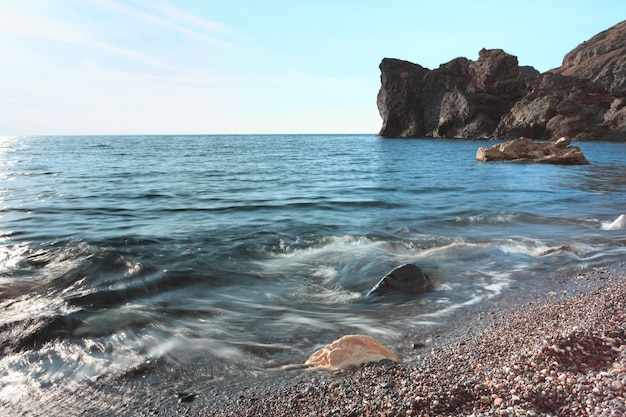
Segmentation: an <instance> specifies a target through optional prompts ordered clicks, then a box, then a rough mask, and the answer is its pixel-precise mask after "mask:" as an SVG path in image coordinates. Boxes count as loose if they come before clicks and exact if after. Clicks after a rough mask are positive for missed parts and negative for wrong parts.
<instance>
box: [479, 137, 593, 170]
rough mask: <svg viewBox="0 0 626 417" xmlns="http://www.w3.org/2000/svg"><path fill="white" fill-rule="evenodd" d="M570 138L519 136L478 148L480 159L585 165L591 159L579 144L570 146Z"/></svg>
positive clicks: (485, 160) (484, 160)
mask: <svg viewBox="0 0 626 417" xmlns="http://www.w3.org/2000/svg"><path fill="white" fill-rule="evenodd" d="M570 142H571V141H570V139H569V138H566V137H563V138H560V139H559V140H557V141H549V142H535V141H533V140H532V139H530V138H519V139H515V140H512V141H509V142H504V143H501V144H499V145H494V146H492V147H490V148H478V152H476V159H477V160H478V161H483V162H487V161H526V162H540V163H546V164H559V165H583V164H588V163H589V161H587V159H586V158H585V155H583V153H582V151H581V150H580V148H579V147H578V146H569V144H570Z"/></svg>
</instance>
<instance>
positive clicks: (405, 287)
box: [367, 264, 433, 296]
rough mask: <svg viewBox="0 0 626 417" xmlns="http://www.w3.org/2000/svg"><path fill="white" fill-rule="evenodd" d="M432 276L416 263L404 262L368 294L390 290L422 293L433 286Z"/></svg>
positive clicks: (385, 292)
mask: <svg viewBox="0 0 626 417" xmlns="http://www.w3.org/2000/svg"><path fill="white" fill-rule="evenodd" d="M432 286H433V285H432V282H431V280H430V277H429V276H428V275H426V274H425V273H424V271H422V270H421V269H420V268H419V267H418V266H416V265H414V264H404V265H402V266H399V267H397V268H396V269H394V270H393V271H391V272H390V273H388V274H387V275H385V276H384V277H383V278H382V279H381V280H380V281H379V282H378V284H376V285H375V286H374V288H372V289H371V290H370V291H369V292H368V293H367V295H368V296H370V295H383V294H387V293H390V292H401V293H408V294H421V293H423V292H425V291H428V290H430V289H431V288H432Z"/></svg>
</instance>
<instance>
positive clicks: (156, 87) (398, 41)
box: [0, 0, 626, 135]
mask: <svg viewBox="0 0 626 417" xmlns="http://www.w3.org/2000/svg"><path fill="white" fill-rule="evenodd" d="M625 18H626V4H625V3H623V2H622V1H615V0H595V1H593V2H590V1H579V0H569V1H560V0H559V1H547V0H543V1H535V0H526V1H523V2H521V1H516V2H509V1H504V0H496V1H480V0H475V1H472V2H469V1H452V0H437V1H435V0H432V1H429V2H425V1H393V0H386V1H352V0H348V1H340V0H333V1H330V0H315V1H306V2H305V1H297V0H290V1H287V0H264V1H244V0H228V1H224V0H219V1H213V0H204V1H203V0H169V1H164V0H124V1H123V0H41V1H39V0H0V54H1V55H0V56H1V58H0V134H4V135H35V134H205V133H206V134H212V133H376V132H377V131H378V130H379V128H380V125H381V119H380V116H379V115H378V110H377V108H376V94H377V92H378V89H379V87H380V78H379V77H380V72H379V69H378V65H379V63H380V61H381V59H382V58H384V57H394V58H400V59H406V60H408V61H412V62H416V63H419V64H421V65H423V66H425V67H428V68H436V67H438V66H439V65H440V64H441V63H444V62H447V61H449V60H451V59H453V58H456V57H459V56H465V57H467V58H470V59H477V57H478V51H479V50H480V49H481V48H502V49H504V50H505V51H507V52H509V53H511V54H513V55H516V56H517V57H518V59H519V61H520V64H522V65H533V66H534V67H535V68H537V69H538V70H540V71H546V70H548V69H550V68H554V67H557V66H559V65H560V64H561V60H562V58H563V56H564V55H565V54H566V53H567V52H569V51H570V50H571V49H573V48H574V47H576V46H577V45H578V44H580V43H582V42H583V41H585V40H587V39H589V38H590V37H591V36H593V35H595V34H596V33H598V32H600V31H602V30H605V29H608V28H609V27H611V26H613V25H614V24H616V23H618V22H619V21H621V20H623V19H625Z"/></svg>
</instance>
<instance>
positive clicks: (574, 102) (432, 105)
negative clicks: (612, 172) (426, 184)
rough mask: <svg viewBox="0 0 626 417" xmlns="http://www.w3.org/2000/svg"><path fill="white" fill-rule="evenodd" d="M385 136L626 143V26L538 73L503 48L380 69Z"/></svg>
mask: <svg viewBox="0 0 626 417" xmlns="http://www.w3.org/2000/svg"><path fill="white" fill-rule="evenodd" d="M380 70H381V88H380V91H379V93H378V99H377V104H378V109H379V112H380V115H381V117H382V119H383V125H382V128H381V130H380V133H379V134H380V135H381V136H384V137H441V138H469V139H514V138H518V137H520V136H525V137H531V138H534V139H553V138H558V137H562V136H568V137H570V138H572V139H573V140H614V141H626V21H624V22H622V23H619V24H617V25H615V26H614V27H612V28H610V29H608V30H606V31H604V32H602V33H600V34H598V35H596V36H594V37H593V38H591V39H590V40H589V41H587V42H585V43H583V44H582V45H580V46H579V47H578V48H576V49H574V50H573V51H572V52H570V53H569V54H567V55H566V56H565V59H564V60H563V65H562V66H561V67H560V68H557V69H554V70H551V71H548V72H546V73H543V74H540V73H539V72H538V71H536V70H535V69H534V68H532V67H524V66H519V65H518V61H517V58H516V57H515V56H513V55H510V54H508V53H506V52H504V51H503V50H501V49H493V50H486V49H483V50H481V51H480V52H479V57H478V60H476V61H471V60H469V59H466V58H456V59H454V60H452V61H450V62H448V63H445V64H442V65H440V66H439V68H437V69H434V70H430V69H427V68H424V67H422V66H420V65H417V64H413V63H410V62H407V61H402V60H398V59H390V58H385V59H383V60H382V62H381V64H380Z"/></svg>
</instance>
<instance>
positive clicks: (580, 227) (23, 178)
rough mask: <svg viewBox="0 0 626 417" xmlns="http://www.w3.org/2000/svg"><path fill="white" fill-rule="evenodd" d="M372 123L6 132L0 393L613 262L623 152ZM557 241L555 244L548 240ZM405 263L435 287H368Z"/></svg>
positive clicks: (388, 321)
mask: <svg viewBox="0 0 626 417" xmlns="http://www.w3.org/2000/svg"><path fill="white" fill-rule="evenodd" d="M484 145H491V144H490V143H480V142H470V141H445V140H426V139H424V140H399V139H398V140H384V139H380V138H378V137H375V136H373V135H354V136H349V135H348V136H346V135H339V136H336V135H323V136H314V135H312V136H285V135H283V136H145V137H140V136H129V137H108V136H89V137H29V138H23V137H8V138H7V137H5V138H2V139H1V141H0V242H1V243H0V245H1V246H0V329H1V330H2V331H1V335H0V346H1V347H2V352H3V354H2V356H1V358H0V400H1V401H3V402H6V401H10V400H11V399H14V398H16V395H18V396H19V392H20V389H21V387H24V386H31V387H32V386H40V387H42V388H45V387H46V386H49V385H50V384H81V383H84V382H86V381H90V380H93V379H94V378H97V377H100V376H102V375H106V374H111V373H115V372H123V371H124V370H127V369H131V368H132V367H135V366H137V365H138V364H141V363H143V362H145V361H147V360H152V359H160V360H162V361H166V362H167V361H185V362H191V363H194V362H202V363H204V364H206V363H208V364H211V363H214V364H215V373H216V374H219V372H220V369H221V368H220V367H223V366H225V365H224V364H228V365H229V366H235V367H241V368H263V367H265V366H272V365H273V364H277V363H287V362H296V361H302V360H303V359H305V358H306V357H307V356H308V354H310V353H311V352H312V351H313V350H315V349H316V348H318V347H319V345H321V344H325V343H328V342H330V341H331V340H332V339H334V338H335V337H336V336H337V335H343V334H348V333H366V334H371V335H374V336H376V337H378V338H380V339H382V340H384V341H393V340H394V338H398V337H400V335H402V334H403V333H405V332H407V331H409V330H411V329H416V328H417V329H423V331H424V332H428V327H429V326H430V325H431V324H432V323H437V322H438V321H441V320H445V319H446V315H447V314H448V313H450V312H451V311H455V310H458V309H463V308H464V306H467V305H470V304H473V303H480V302H483V301H485V300H487V299H491V298H493V297H497V296H498V295H499V294H503V293H507V292H512V291H513V292H514V291H517V292H521V293H523V292H524V288H528V287H529V286H538V285H539V286H540V285H543V284H542V280H545V279H546V277H547V276H549V274H550V273H551V272H553V271H565V272H567V271H574V272H575V271H576V270H580V269H583V268H590V267H595V266H599V265H604V264H607V263H610V262H613V261H615V260H618V259H620V258H623V257H624V256H625V255H626V230H605V228H606V225H608V223H610V222H611V221H612V220H614V219H615V218H616V217H617V216H619V215H620V214H622V213H626V194H625V192H626V145H623V144H621V145H620V144H610V143H580V144H579V145H580V146H581V148H582V149H583V151H584V152H585V154H586V156H587V158H588V159H589V160H590V161H591V164H590V165H587V166H571V167H568V166H550V165H535V164H517V163H513V164H510V163H493V164H485V163H477V162H476V161H475V159H474V156H475V153H476V149H477V148H478V147H479V146H484ZM561 247H562V248H563V249H561V250H555V251H551V249H557V248H561ZM406 262H414V263H416V264H418V265H420V266H421V267H422V268H423V269H424V270H425V271H427V273H429V274H430V275H431V277H432V278H433V280H434V282H435V290H434V291H433V292H432V293H429V294H427V295H423V296H417V297H408V296H395V297H394V296H392V297H385V298H382V299H375V300H373V299H371V298H368V297H364V296H363V294H365V293H366V292H367V290H368V289H369V288H371V287H372V286H373V285H374V284H375V283H376V282H377V281H378V280H379V279H380V277H381V276H382V275H384V274H385V273H386V272H388V271H390V270H391V269H392V268H394V267H396V266H398V265H400V264H403V263H406Z"/></svg>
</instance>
